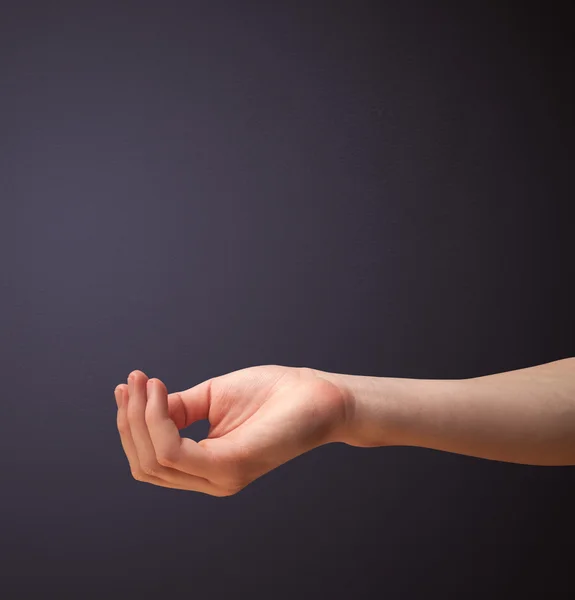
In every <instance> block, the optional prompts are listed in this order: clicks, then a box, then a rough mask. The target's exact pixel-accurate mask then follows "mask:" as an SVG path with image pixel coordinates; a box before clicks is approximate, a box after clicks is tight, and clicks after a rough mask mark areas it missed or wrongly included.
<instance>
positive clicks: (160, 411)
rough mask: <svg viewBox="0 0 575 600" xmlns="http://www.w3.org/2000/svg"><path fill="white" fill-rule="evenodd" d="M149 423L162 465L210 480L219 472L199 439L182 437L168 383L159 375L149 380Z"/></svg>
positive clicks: (149, 430) (147, 422) (157, 456)
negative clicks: (172, 414)
mask: <svg viewBox="0 0 575 600" xmlns="http://www.w3.org/2000/svg"><path fill="white" fill-rule="evenodd" d="M146 424H147V425H148V432H149V434H150V439H151V440H152V444H153V446H154V450H155V453H156V459H157V460H158V463H160V465H163V466H166V467H171V468H174V469H177V470H178V471H183V472H186V473H189V474H191V475H195V476H198V477H201V478H204V479H208V480H209V479H211V478H213V477H214V476H215V475H216V473H215V469H214V463H213V460H212V455H211V453H209V452H208V450H206V448H205V447H203V446H201V445H200V444H198V442H195V441H194V440H191V439H189V438H181V437H180V433H179V431H178V427H177V426H176V424H175V423H174V421H173V420H172V419H171V418H170V413H169V407H168V395H167V391H166V387H165V385H164V384H163V383H162V382H161V381H160V380H159V379H150V380H148V403H147V406H146Z"/></svg>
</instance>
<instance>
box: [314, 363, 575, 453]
mask: <svg viewBox="0 0 575 600" xmlns="http://www.w3.org/2000/svg"><path fill="white" fill-rule="evenodd" d="M317 373H318V374H319V375H320V376H321V377H324V378H325V379H329V380H331V381H333V382H335V383H338V384H339V385H340V386H342V388H343V389H344V390H345V391H346V394H347V397H348V399H349V401H348V413H347V423H346V427H345V428H344V429H343V430H342V431H343V433H342V439H341V441H343V442H345V443H349V444H350V445H353V446H362V447H370V446H371V447H373V446H420V447H426V448H433V449H436V450H443V451H447V452H454V453H458V454H466V455H470V456H477V457H482V458H488V459H493V460H501V461H507V462H516V463H524V464H534V465H575V358H568V359H563V360H559V361H555V362H552V363H547V364H544V365H538V366H535V367H529V368H526V369H519V370H516V371H508V372H506V373H497V374H494V375H488V376H484V377H476V378H471V379H454V380H434V379H431V380H426V379H401V378H390V377H370V376H360V375H345V374H338V373H327V372H324V371H317Z"/></svg>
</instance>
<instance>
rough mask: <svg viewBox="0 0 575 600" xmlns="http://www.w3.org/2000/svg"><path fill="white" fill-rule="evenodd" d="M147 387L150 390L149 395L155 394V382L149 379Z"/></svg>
mask: <svg viewBox="0 0 575 600" xmlns="http://www.w3.org/2000/svg"><path fill="white" fill-rule="evenodd" d="M146 387H147V388H148V393H150V392H153V391H154V380H153V379H148V383H147V384H146Z"/></svg>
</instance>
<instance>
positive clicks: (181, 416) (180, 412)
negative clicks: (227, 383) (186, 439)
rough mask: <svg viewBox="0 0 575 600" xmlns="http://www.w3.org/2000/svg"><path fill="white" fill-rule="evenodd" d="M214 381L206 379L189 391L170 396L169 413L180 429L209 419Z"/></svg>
mask: <svg viewBox="0 0 575 600" xmlns="http://www.w3.org/2000/svg"><path fill="white" fill-rule="evenodd" d="M213 379H215V378H212V379H206V381H203V382H202V383H199V384H198V385H195V386H194V387H191V388H189V389H187V390H183V391H181V392H174V393H172V394H169V395H168V407H169V413H170V416H171V417H172V419H173V420H174V422H175V423H176V426H177V427H178V429H184V428H185V427H189V426H190V425H191V424H192V423H195V422H196V421H201V420H202V419H208V418H209V414H210V401H211V388H212V381H213Z"/></svg>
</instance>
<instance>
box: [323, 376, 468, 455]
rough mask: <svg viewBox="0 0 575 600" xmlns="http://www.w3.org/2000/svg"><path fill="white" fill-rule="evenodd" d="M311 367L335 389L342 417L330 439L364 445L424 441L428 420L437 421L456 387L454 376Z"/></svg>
mask: <svg viewBox="0 0 575 600" xmlns="http://www.w3.org/2000/svg"><path fill="white" fill-rule="evenodd" d="M314 371H315V373H316V375H317V376H318V377H321V378H322V379H325V380H327V381H330V382H331V383H333V384H335V385H336V386H337V388H338V389H339V390H340V394H341V401H342V405H343V406H342V411H341V412H342V414H343V417H342V423H341V426H340V427H339V428H338V429H337V433H336V438H337V439H336V441H339V442H343V443H346V444H349V445H351V446H358V447H365V448H367V447H377V446H418V445H422V444H424V442H425V440H424V438H425V436H422V435H421V433H422V432H423V431H424V430H426V429H427V427H428V425H431V423H428V420H430V421H441V414H442V413H441V406H442V405H443V402H442V399H444V398H446V397H448V396H452V395H456V394H458V393H459V392H460V389H459V388H460V386H461V381H459V380H440V379H408V378H395V377H373V376H366V375H348V374H343V373H329V372H325V371H318V370H314ZM422 421H424V423H422Z"/></svg>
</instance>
